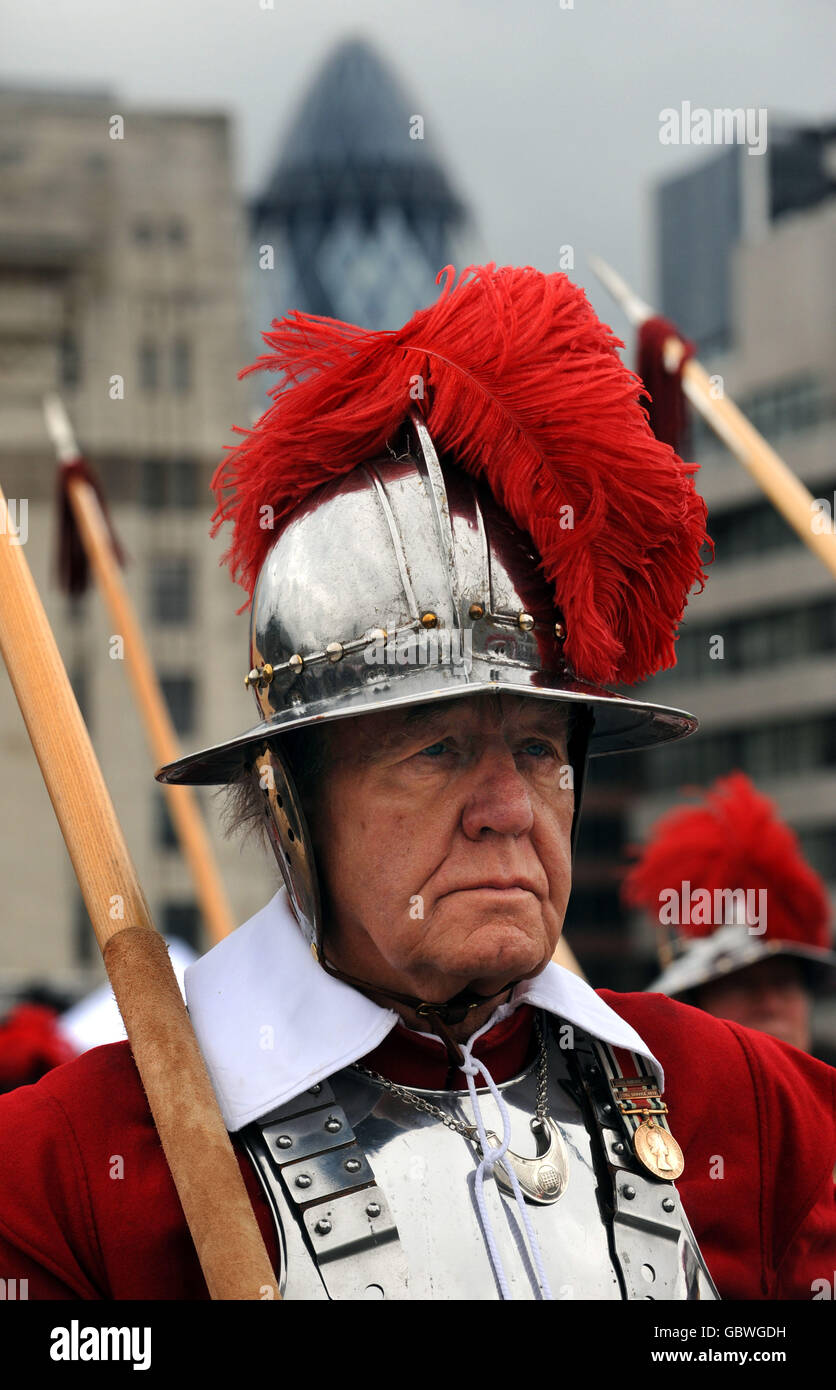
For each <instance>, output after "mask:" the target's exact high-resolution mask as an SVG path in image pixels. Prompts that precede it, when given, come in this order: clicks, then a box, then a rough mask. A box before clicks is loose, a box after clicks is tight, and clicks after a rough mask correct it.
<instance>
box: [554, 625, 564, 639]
mask: <svg viewBox="0 0 836 1390" xmlns="http://www.w3.org/2000/svg"><path fill="white" fill-rule="evenodd" d="M554 635H555V637H557V638H559V640H560V641H561V642H562V641H563V638H564V637H565V636H566V624H565V623H555V625H554Z"/></svg>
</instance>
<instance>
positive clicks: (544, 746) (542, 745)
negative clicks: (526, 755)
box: [525, 739, 551, 753]
mask: <svg viewBox="0 0 836 1390" xmlns="http://www.w3.org/2000/svg"><path fill="white" fill-rule="evenodd" d="M525 747H526V748H527V749H530V748H542V749H545V751H546V753H550V752H551V749H550V747H549V745H548V744H547V743H541V742H540V740H539V739H532V740H531V742H530V743H527V744H526V745H525Z"/></svg>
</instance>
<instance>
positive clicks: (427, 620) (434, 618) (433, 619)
mask: <svg viewBox="0 0 836 1390" xmlns="http://www.w3.org/2000/svg"><path fill="white" fill-rule="evenodd" d="M421 622H422V623H423V625H424V627H438V614H437V613H433V612H432V611H431V610H430V611H429V612H427V613H422V614H421Z"/></svg>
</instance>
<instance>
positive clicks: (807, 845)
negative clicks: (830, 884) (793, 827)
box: [797, 824, 836, 880]
mask: <svg viewBox="0 0 836 1390" xmlns="http://www.w3.org/2000/svg"><path fill="white" fill-rule="evenodd" d="M797 834H798V841H799V844H800V845H801V852H802V854H803V855H804V858H805V859H806V860H807V862H808V863H809V864H810V866H811V868H813V869H815V871H816V873H818V874H821V876H822V878H825V879H830V880H834V879H836V862H834V856H833V846H834V845H836V824H834V825H824V826H815V827H814V828H811V827H808V828H807V829H805V830H799V831H798V832H797Z"/></svg>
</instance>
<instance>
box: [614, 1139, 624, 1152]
mask: <svg viewBox="0 0 836 1390" xmlns="http://www.w3.org/2000/svg"><path fill="white" fill-rule="evenodd" d="M612 1151H613V1153H614V1154H623V1153H624V1145H623V1143H622V1142H621V1140H620V1139H616V1141H615V1143H614V1144H613V1146H612Z"/></svg>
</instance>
